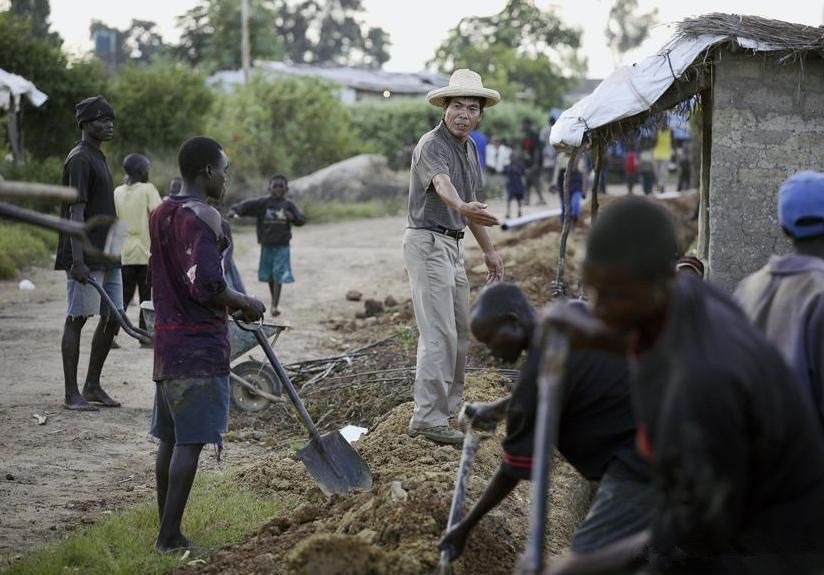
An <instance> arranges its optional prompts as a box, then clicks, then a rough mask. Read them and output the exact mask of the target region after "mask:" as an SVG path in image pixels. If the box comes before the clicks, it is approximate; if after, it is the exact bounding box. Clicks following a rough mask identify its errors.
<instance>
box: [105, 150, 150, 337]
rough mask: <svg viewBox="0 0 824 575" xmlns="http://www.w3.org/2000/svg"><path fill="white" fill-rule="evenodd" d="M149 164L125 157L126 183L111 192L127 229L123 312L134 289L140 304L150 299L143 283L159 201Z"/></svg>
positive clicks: (138, 157) (122, 256) (135, 156)
mask: <svg viewBox="0 0 824 575" xmlns="http://www.w3.org/2000/svg"><path fill="white" fill-rule="evenodd" d="M151 165H152V164H151V162H150V161H149V158H147V157H146V156H143V155H141V154H129V155H128V156H126V158H125V159H124V160H123V171H124V172H126V181H125V183H124V184H123V185H122V186H118V187H117V188H116V189H115V190H114V207H115V210H116V211H117V217H118V218H120V220H121V221H123V222H125V223H126V226H127V228H126V239H125V241H124V242H123V249H122V250H121V254H120V261H121V268H120V269H121V273H122V276H123V309H124V310H125V309H127V308H128V307H129V304H130V303H131V301H132V298H134V292H135V290H137V293H138V298H139V300H140V302H141V303H142V302H144V301H147V300H150V299H151V292H150V290H149V284H148V282H147V281H146V272H147V271H148V269H149V215H150V214H151V213H152V211H154V209H155V208H156V207H157V206H159V205H160V201H161V200H160V194H159V193H158V191H157V188H155V187H154V185H152V184H151V183H149V169H150V168H151ZM140 328H141V329H146V325H145V323H144V320H143V314H140ZM141 346H144V344H141ZM112 347H115V346H114V345H112ZM145 347H151V345H148V346H145Z"/></svg>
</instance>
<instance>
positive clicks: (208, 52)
mask: <svg viewBox="0 0 824 575" xmlns="http://www.w3.org/2000/svg"><path fill="white" fill-rule="evenodd" d="M177 26H178V28H179V29H180V31H181V33H180V43H179V44H178V45H177V47H176V48H175V53H176V54H177V56H178V57H179V58H181V59H182V60H184V61H186V62H188V63H190V64H192V65H195V66H202V67H203V68H205V69H207V70H209V71H214V70H226V69H229V70H236V69H238V68H240V66H241V54H240V44H241V41H240V40H241V27H240V2H239V1H238V0H201V1H200V3H198V4H197V5H196V6H195V7H194V8H192V9H191V10H189V11H187V12H186V13H184V14H183V15H181V16H179V17H178V18H177ZM249 44H250V46H249V48H250V53H251V59H252V61H254V60H256V59H259V60H275V59H279V58H281V57H282V56H283V54H284V51H283V40H282V39H281V37H280V35H279V34H278V31H277V12H276V10H275V9H274V7H273V5H272V2H271V0H249Z"/></svg>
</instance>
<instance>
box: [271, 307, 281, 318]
mask: <svg viewBox="0 0 824 575" xmlns="http://www.w3.org/2000/svg"><path fill="white" fill-rule="evenodd" d="M269 314H270V315H271V316H272V317H277V316H279V315H280V310H279V309H277V308H272V309H270V310H269Z"/></svg>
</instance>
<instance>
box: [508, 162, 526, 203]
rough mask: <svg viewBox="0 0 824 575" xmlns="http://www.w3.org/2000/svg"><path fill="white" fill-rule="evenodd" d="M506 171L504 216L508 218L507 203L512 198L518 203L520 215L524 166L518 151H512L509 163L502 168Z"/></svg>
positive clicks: (523, 190) (523, 192) (523, 191)
mask: <svg viewBox="0 0 824 575" xmlns="http://www.w3.org/2000/svg"><path fill="white" fill-rule="evenodd" d="M504 172H505V173H506V217H507V218H509V204H510V203H511V202H512V200H515V202H516V203H517V204H518V217H519V218H520V217H521V202H522V201H523V199H524V194H525V191H526V190H525V189H524V173H525V172H526V167H525V166H524V163H523V161H522V160H521V153H520V152H512V156H511V160H510V161H509V165H508V166H506V167H505V168H504Z"/></svg>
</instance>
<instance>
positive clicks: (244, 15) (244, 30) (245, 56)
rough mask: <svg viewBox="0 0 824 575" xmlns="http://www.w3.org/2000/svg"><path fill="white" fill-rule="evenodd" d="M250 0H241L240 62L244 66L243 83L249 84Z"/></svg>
mask: <svg viewBox="0 0 824 575" xmlns="http://www.w3.org/2000/svg"><path fill="white" fill-rule="evenodd" d="M249 52H250V47H249V0H240V60H241V63H242V65H243V83H244V84H248V83H249V66H250V59H251V58H250V53H249Z"/></svg>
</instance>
